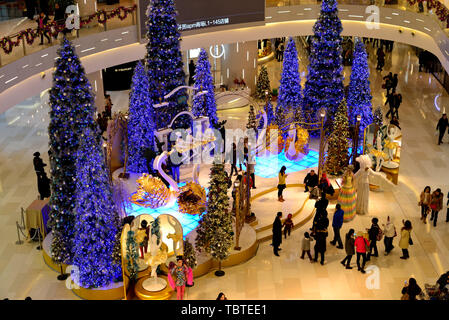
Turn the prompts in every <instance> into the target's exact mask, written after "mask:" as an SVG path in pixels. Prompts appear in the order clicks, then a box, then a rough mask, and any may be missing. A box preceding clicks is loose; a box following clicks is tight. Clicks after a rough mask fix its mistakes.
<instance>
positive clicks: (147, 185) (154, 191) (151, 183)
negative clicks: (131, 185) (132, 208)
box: [130, 173, 170, 209]
mask: <svg viewBox="0 0 449 320" xmlns="http://www.w3.org/2000/svg"><path fill="white" fill-rule="evenodd" d="M136 182H137V183H138V184H139V186H138V187H137V191H136V192H135V193H133V194H132V195H131V197H130V201H131V202H132V203H134V204H137V205H138V206H142V207H145V208H148V207H149V208H151V209H156V208H160V207H163V206H165V205H166V204H167V203H168V201H169V199H170V190H169V189H168V188H167V186H166V185H165V184H164V183H163V182H162V180H161V179H159V178H153V177H152V176H151V175H149V174H148V173H144V174H143V175H142V176H141V177H140V178H139V179H137V181H136Z"/></svg>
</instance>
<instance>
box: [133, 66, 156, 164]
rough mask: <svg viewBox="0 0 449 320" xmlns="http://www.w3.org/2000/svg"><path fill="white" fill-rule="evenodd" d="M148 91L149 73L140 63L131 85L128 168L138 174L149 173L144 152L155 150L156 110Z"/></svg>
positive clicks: (135, 70)
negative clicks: (154, 119) (154, 118)
mask: <svg viewBox="0 0 449 320" xmlns="http://www.w3.org/2000/svg"><path fill="white" fill-rule="evenodd" d="M148 90H149V83H148V73H147V72H146V70H145V68H144V66H143V64H142V63H141V62H139V63H138V64H137V65H136V68H135V69H134V75H133V78H132V83H131V93H130V95H129V118H128V168H129V171H131V172H136V173H143V172H148V167H147V161H146V159H145V157H144V152H145V150H146V149H147V148H150V149H151V150H154V127H155V125H154V121H153V117H154V113H153V112H154V110H153V104H152V101H151V99H150V96H149V91H148Z"/></svg>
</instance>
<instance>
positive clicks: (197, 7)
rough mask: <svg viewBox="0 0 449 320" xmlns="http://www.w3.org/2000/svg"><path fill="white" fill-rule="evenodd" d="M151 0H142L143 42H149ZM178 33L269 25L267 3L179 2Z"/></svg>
mask: <svg viewBox="0 0 449 320" xmlns="http://www.w3.org/2000/svg"><path fill="white" fill-rule="evenodd" d="M150 2H151V1H150V0H139V27H140V36H141V39H145V38H146V33H147V27H146V25H145V23H146V21H147V17H146V12H147V8H148V5H149V4H150ZM175 5H176V10H177V11H178V16H177V18H176V20H177V22H178V30H179V31H180V32H182V31H189V30H195V29H201V28H208V27H216V26H223V25H229V24H240V23H250V22H262V21H265V0H243V1H242V0H194V1H192V0H175Z"/></svg>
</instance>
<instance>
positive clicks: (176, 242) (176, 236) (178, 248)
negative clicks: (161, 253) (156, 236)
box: [167, 216, 184, 256]
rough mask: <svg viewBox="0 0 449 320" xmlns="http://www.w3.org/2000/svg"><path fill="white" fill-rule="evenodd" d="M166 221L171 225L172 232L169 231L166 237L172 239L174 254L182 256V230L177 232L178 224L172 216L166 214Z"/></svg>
mask: <svg viewBox="0 0 449 320" xmlns="http://www.w3.org/2000/svg"><path fill="white" fill-rule="evenodd" d="M168 223H169V224H170V225H171V226H172V227H173V229H174V231H175V232H174V233H169V234H168V235H167V238H168V239H172V241H173V251H174V252H175V256H182V255H183V254H184V248H183V247H184V242H183V235H182V231H181V233H179V232H178V231H179V230H178V229H179V228H177V227H178V225H177V223H176V220H175V218H173V217H172V216H168Z"/></svg>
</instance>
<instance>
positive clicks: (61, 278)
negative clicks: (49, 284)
mask: <svg viewBox="0 0 449 320" xmlns="http://www.w3.org/2000/svg"><path fill="white" fill-rule="evenodd" d="M59 267H60V268H61V269H60V270H61V274H59V275H58V277H57V278H56V279H58V280H59V281H64V280H66V279H67V278H68V277H69V275H68V273H64V272H63V271H62V263H61V264H60V265H59Z"/></svg>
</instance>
